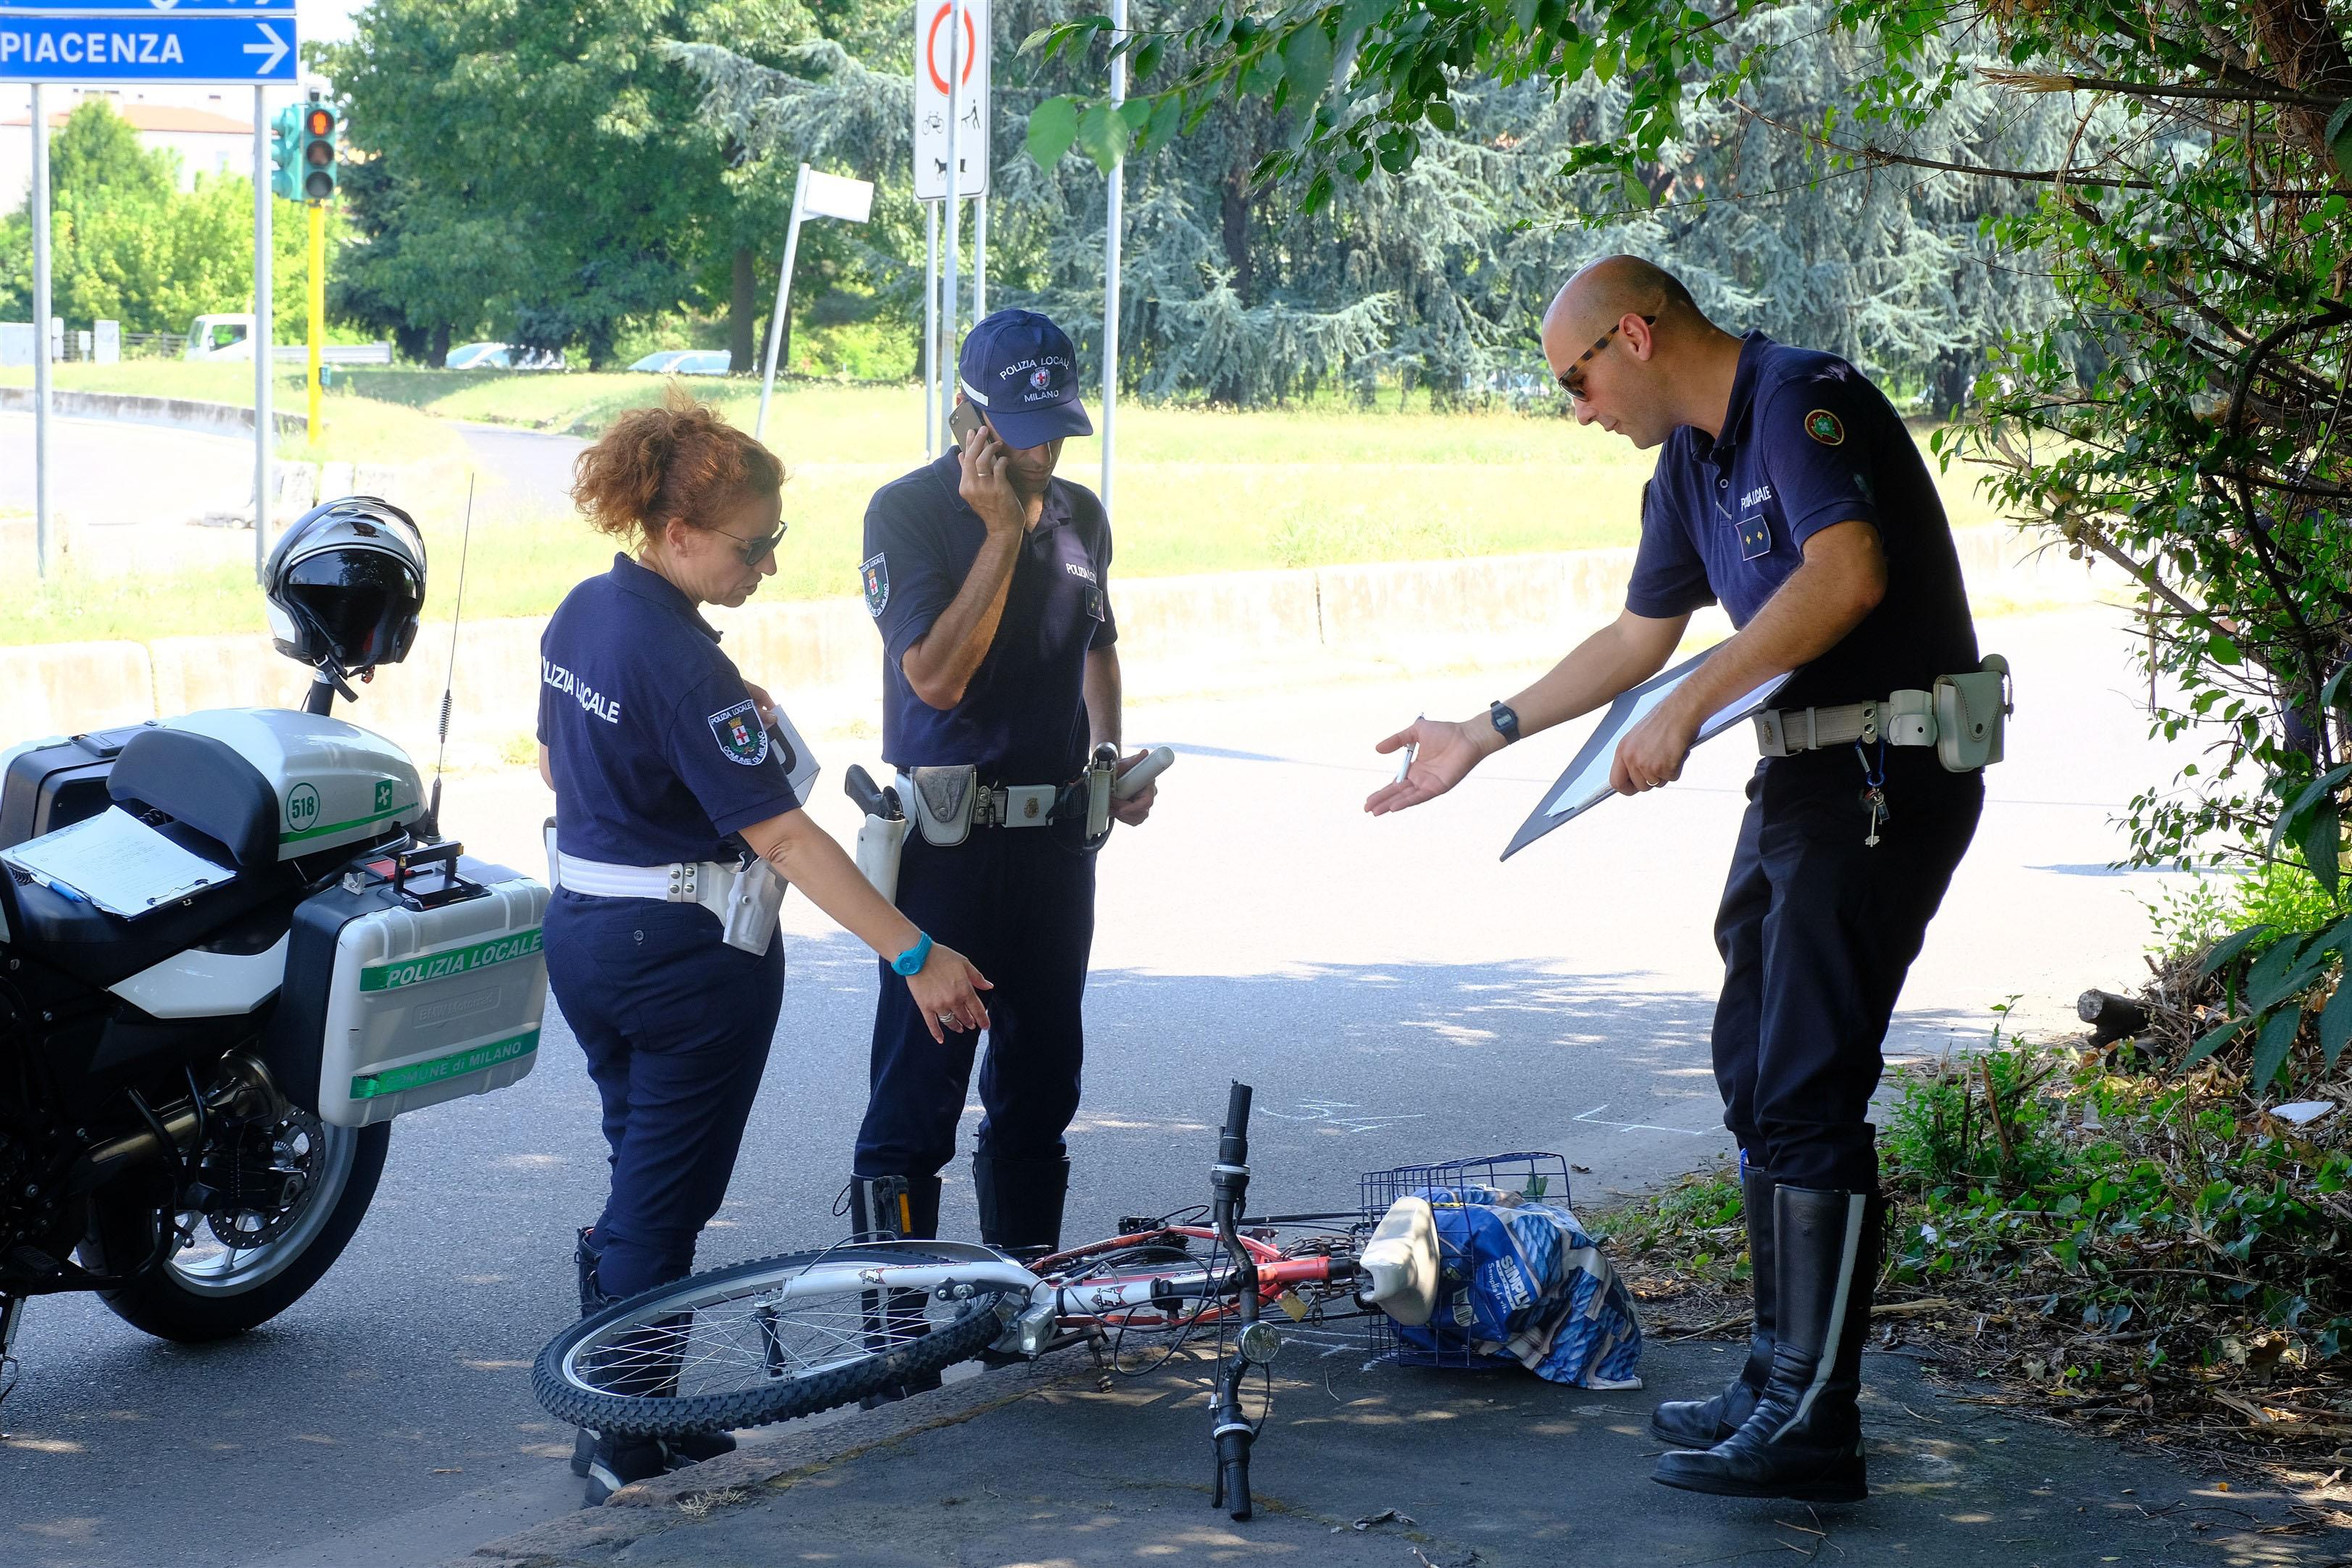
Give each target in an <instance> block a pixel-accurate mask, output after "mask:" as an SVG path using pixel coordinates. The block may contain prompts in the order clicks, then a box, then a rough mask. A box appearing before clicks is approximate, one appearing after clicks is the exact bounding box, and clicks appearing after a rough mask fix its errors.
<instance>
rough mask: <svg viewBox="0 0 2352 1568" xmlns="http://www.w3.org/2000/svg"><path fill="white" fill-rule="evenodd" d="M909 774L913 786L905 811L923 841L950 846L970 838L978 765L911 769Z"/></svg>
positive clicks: (946, 847)
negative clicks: (910, 816)
mask: <svg viewBox="0 0 2352 1568" xmlns="http://www.w3.org/2000/svg"><path fill="white" fill-rule="evenodd" d="M908 778H909V779H911V780H912V781H913V783H914V785H915V789H914V793H913V795H910V796H909V797H908V801H907V810H908V813H909V814H911V815H912V816H913V817H914V819H915V827H916V830H917V831H918V832H919V833H921V834H922V836H923V842H924V843H926V844H933V845H937V846H938V847H940V848H942V849H951V848H953V847H955V846H957V845H959V844H961V843H962V842H963V841H964V840H965V839H967V838H969V837H971V816H972V810H973V808H974V806H975V805H977V804H978V801H979V797H980V769H979V768H977V767H975V766H973V765H972V764H971V763H963V764H961V765H960V766H956V767H938V768H912V769H909V770H908Z"/></svg>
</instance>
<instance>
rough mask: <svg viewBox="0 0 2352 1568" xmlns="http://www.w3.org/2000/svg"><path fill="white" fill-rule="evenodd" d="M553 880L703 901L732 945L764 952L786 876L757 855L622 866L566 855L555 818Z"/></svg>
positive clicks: (589, 889)
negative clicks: (740, 860) (738, 861)
mask: <svg viewBox="0 0 2352 1568" xmlns="http://www.w3.org/2000/svg"><path fill="white" fill-rule="evenodd" d="M547 860H548V870H549V873H550V880H551V881H552V882H553V883H554V884H555V886H557V887H559V888H562V889H564V890H565V891H567V892H573V893H585V894H587V895H588V896H589V897H591V898H597V899H656V900H660V901H662V902H664V903H670V904H700V905H701V906H702V907H703V908H704V909H706V910H709V911H710V912H711V913H712V914H714V915H716V916H718V917H719V926H720V927H721V929H722V931H723V933H724V939H725V941H726V942H727V945H728V946H730V947H739V948H741V949H742V950H743V951H744V952H767V951H768V944H769V943H770V942H773V941H774V940H775V936H776V921H777V917H778V915H779V913H780V912H781V911H782V908H783V902H784V893H785V891H786V888H785V883H784V879H782V877H779V876H777V875H776V873H775V871H774V869H773V868H771V867H770V866H769V865H768V863H767V862H766V861H765V860H761V859H760V858H757V857H753V858H751V860H750V861H749V862H748V863H747V864H744V865H741V866H724V865H721V864H719V862H718V861H716V860H681V861H677V862H676V863H674V864H672V865H667V866H618V865H614V863H613V862H611V861H609V860H590V859H585V858H582V857H581V856H578V855H566V854H564V853H563V852H562V850H561V849H558V848H557V847H556V846H555V828H554V824H553V822H552V820H551V821H550V823H549V826H548V829H547Z"/></svg>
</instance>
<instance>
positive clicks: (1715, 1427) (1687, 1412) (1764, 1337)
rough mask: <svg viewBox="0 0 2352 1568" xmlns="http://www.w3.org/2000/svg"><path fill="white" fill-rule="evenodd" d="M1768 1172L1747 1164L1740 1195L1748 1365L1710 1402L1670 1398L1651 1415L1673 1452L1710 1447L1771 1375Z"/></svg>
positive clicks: (1731, 1428)
mask: <svg viewBox="0 0 2352 1568" xmlns="http://www.w3.org/2000/svg"><path fill="white" fill-rule="evenodd" d="M1775 1185H1776V1184H1775V1183H1774V1181H1773V1180H1772V1173H1771V1172H1769V1171H1768V1170H1766V1169H1764V1168H1763V1167H1762V1166H1761V1165H1754V1164H1750V1165H1747V1166H1745V1167H1743V1168H1742V1170H1741V1171H1740V1173H1739V1192H1740V1199H1741V1203H1742V1205H1743V1206H1744V1207H1745V1208H1746V1209H1747V1211H1748V1283H1749V1284H1750V1285H1751V1286H1753V1287H1754V1288H1755V1295H1756V1321H1755V1322H1754V1324H1753V1325H1752V1326H1751V1327H1750V1328H1749V1329H1748V1364H1747V1365H1745V1366H1743V1367H1741V1368H1740V1369H1739V1375H1738V1377H1735V1378H1733V1379H1732V1380H1731V1384H1730V1385H1729V1386H1728V1387H1727V1388H1726V1389H1725V1390H1724V1391H1723V1392H1722V1393H1721V1394H1717V1395H1716V1396H1715V1397H1714V1398H1712V1399H1670V1400H1667V1401H1666V1402H1665V1403H1664V1404H1663V1405H1659V1406H1658V1407H1657V1409H1655V1410H1654V1411H1653V1412H1651V1414H1650V1430H1651V1431H1652V1432H1654V1433H1655V1434H1656V1435H1657V1436H1660V1437H1662V1438H1664V1439H1665V1441H1666V1442H1668V1443H1670V1444H1672V1445H1673V1446H1674V1447H1677V1448H1712V1447H1715V1446H1716V1445H1717V1443H1720V1442H1722V1441H1723V1440H1724V1439H1725V1438H1726V1437H1728V1436H1731V1435H1732V1434H1733V1433H1734V1432H1737V1431H1738V1430H1739V1426H1740V1424H1741V1423H1742V1422H1744V1421H1746V1420H1747V1419H1748V1414H1749V1412H1751V1411H1753V1410H1754V1409H1755V1408H1756V1397H1757V1395H1759V1394H1761V1393H1763V1392H1764V1380H1765V1379H1766V1378H1767V1377H1769V1376H1770V1375H1771V1372H1772V1314H1773V1310H1774V1308H1775V1306H1776V1305H1777V1303H1776V1301H1775V1300H1774V1293H1775V1279H1776V1272H1775V1269H1774V1267H1773V1262H1774V1260H1773V1255H1772V1191H1773V1188H1774V1186H1775Z"/></svg>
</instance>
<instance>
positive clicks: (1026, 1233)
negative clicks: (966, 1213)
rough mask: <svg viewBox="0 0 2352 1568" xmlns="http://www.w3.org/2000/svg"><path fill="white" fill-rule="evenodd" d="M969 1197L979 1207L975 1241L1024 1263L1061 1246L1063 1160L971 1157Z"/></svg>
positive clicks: (1066, 1170) (1066, 1174) (1066, 1186)
mask: <svg viewBox="0 0 2352 1568" xmlns="http://www.w3.org/2000/svg"><path fill="white" fill-rule="evenodd" d="M971 1187H972V1196H973V1197H974V1198H976V1199H978V1200H979V1203H980V1239H981V1240H982V1241H984V1242H986V1243H988V1245H989V1246H991V1247H1001V1248H1003V1250H1004V1251H1006V1252H1009V1253H1011V1254H1012V1255H1013V1257H1015V1258H1020V1259H1022V1260H1023V1261H1024V1262H1033V1261H1034V1260H1035V1259H1037V1258H1043V1257H1045V1255H1046V1254H1048V1253H1052V1252H1058V1251H1059V1250H1061V1246H1062V1200H1063V1199H1064V1198H1065V1197H1066V1195H1067V1194H1068V1193H1069V1190H1070V1162H1069V1160H1068V1158H1067V1157H1066V1156H1057V1157H1055V1158H1054V1159H1050V1160H1000V1159H998V1158H996V1157H995V1156H994V1155H992V1154H974V1155H973V1156H972V1157H971Z"/></svg>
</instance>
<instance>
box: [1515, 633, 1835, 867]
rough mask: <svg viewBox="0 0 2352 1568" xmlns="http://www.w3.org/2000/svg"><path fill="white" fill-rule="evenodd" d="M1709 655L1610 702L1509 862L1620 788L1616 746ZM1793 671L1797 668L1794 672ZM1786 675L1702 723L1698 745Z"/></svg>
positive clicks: (1522, 828)
mask: <svg viewBox="0 0 2352 1568" xmlns="http://www.w3.org/2000/svg"><path fill="white" fill-rule="evenodd" d="M1714 651H1715V649H1714V648H1709V649H1707V650H1706V653H1702V654H1697V655H1695V656H1693V657H1692V658H1686V659H1685V660H1684V661H1683V662H1682V663H1680V664H1678V665H1676V666H1675V667H1674V668H1672V669H1669V670H1664V671H1661V672H1660V673H1659V674H1656V675H1654V676H1652V677H1650V679H1647V680H1645V681H1643V682H1642V684H1641V685H1639V686H1636V687H1634V688H1633V689H1632V690H1630V691H1626V692H1622V693H1621V694H1620V695H1619V697H1618V699H1617V700H1616V701H1614V702H1612V703H1611V704H1610V705H1609V711H1608V712H1607V713H1606V714H1605V715H1603V716H1602V718H1601V726H1600V728H1598V729H1596V730H1594V731H1592V734H1591V738H1590V739H1588V740H1587V741H1586V742H1584V746H1583V749H1582V750H1580V751H1579V752H1577V753H1576V758H1575V760H1574V761H1572V762H1570V763H1569V764H1568V768H1567V771H1566V772H1564V773H1561V774H1560V775H1559V782H1558V783H1556V784H1553V785H1552V786H1551V788H1549V789H1548V790H1546V791H1544V794H1543V798H1542V799H1541V800H1540V801H1538V803H1537V804H1536V808H1535V810H1533V811H1532V812H1530V813H1528V819H1527V820H1526V821H1525V822H1523V823H1521V824H1519V831H1518V832H1517V835H1515V836H1514V837H1512V839H1511V842H1510V844H1509V846H1508V847H1506V848H1505V849H1504V851H1503V856H1502V858H1504V859H1506V860H1507V859H1509V858H1511V857H1512V856H1514V855H1516V854H1517V853H1518V852H1519V851H1520V850H1522V849H1524V848H1526V847H1528V845H1530V844H1533V843H1534V842H1535V841H1536V840H1537V839H1538V838H1541V837H1543V836H1544V835H1545V834H1547V833H1549V832H1550V831H1551V830H1552V829H1553V828H1555V827H1558V826H1559V825H1560V824H1562V823H1564V822H1567V821H1569V820H1570V818H1572V817H1576V816H1582V815H1583V814H1584V813H1585V812H1588V811H1591V809H1592V808H1593V807H1594V806H1596V805H1600V804H1601V802H1602V801H1604V800H1607V799H1608V798H1609V797H1610V796H1611V795H1615V794H1616V793H1617V792H1616V791H1615V790H1614V789H1612V788H1611V787H1610V784H1609V768H1610V764H1611V763H1613V762H1615V761H1616V758H1617V744H1618V742H1621V741H1622V740H1623V739H1624V738H1625V732H1626V731H1628V730H1631V729H1632V728H1633V726H1634V725H1635V724H1637V723H1639V722H1640V721H1642V720H1643V719H1644V718H1646V717H1647V716H1648V715H1649V712H1650V710H1652V709H1654V708H1655V707H1656V706H1657V705H1658V704H1659V703H1661V702H1663V701H1664V700H1665V699H1666V695H1667V693H1669V692H1671V691H1673V690H1674V689H1675V687H1677V686H1680V685H1681V684H1682V683H1683V681H1684V679H1685V678H1687V677H1688V676H1689V674H1690V672H1691V671H1692V670H1694V669H1696V668H1698V667H1699V666H1700V665H1702V664H1705V663H1706V660H1707V655H1708V654H1712V653H1713V652H1714ZM1794 673H1795V672H1794V671H1793V670H1792V671H1790V674H1794ZM1788 681H1789V677H1788V676H1787V675H1776V676H1774V677H1773V678H1772V679H1770V680H1768V681H1766V682H1765V683H1764V684H1763V685H1761V686H1759V687H1758V688H1757V689H1755V690H1753V691H1751V692H1749V693H1748V695H1747V696H1745V697H1742V698H1740V699H1739V700H1738V701H1736V702H1733V703H1731V704H1730V705H1728V706H1727V707H1725V708H1723V709H1722V710H1719V711H1717V713H1715V714H1714V715H1713V716H1712V717H1710V718H1709V719H1708V720H1707V721H1706V723H1704V724H1701V725H1700V726H1699V727H1698V738H1697V740H1696V741H1693V742H1691V743H1692V744H1693V745H1697V744H1698V743H1699V742H1704V741H1708V740H1712V739H1714V738H1715V737H1716V736H1717V735H1720V734H1721V733H1723V731H1726V730H1728V729H1730V728H1731V727H1732V726H1733V725H1734V724H1737V723H1738V722H1739V721H1741V720H1742V719H1746V718H1748V716H1750V715H1751V714H1753V713H1755V712H1756V711H1757V710H1759V709H1760V708H1762V707H1763V706H1764V705H1765V704H1766V703H1768V702H1769V701H1771V700H1772V698H1773V695H1774V694H1775V693H1776V692H1778V691H1779V690H1780V688H1781V687H1783V686H1785V685H1787V684H1788Z"/></svg>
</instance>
